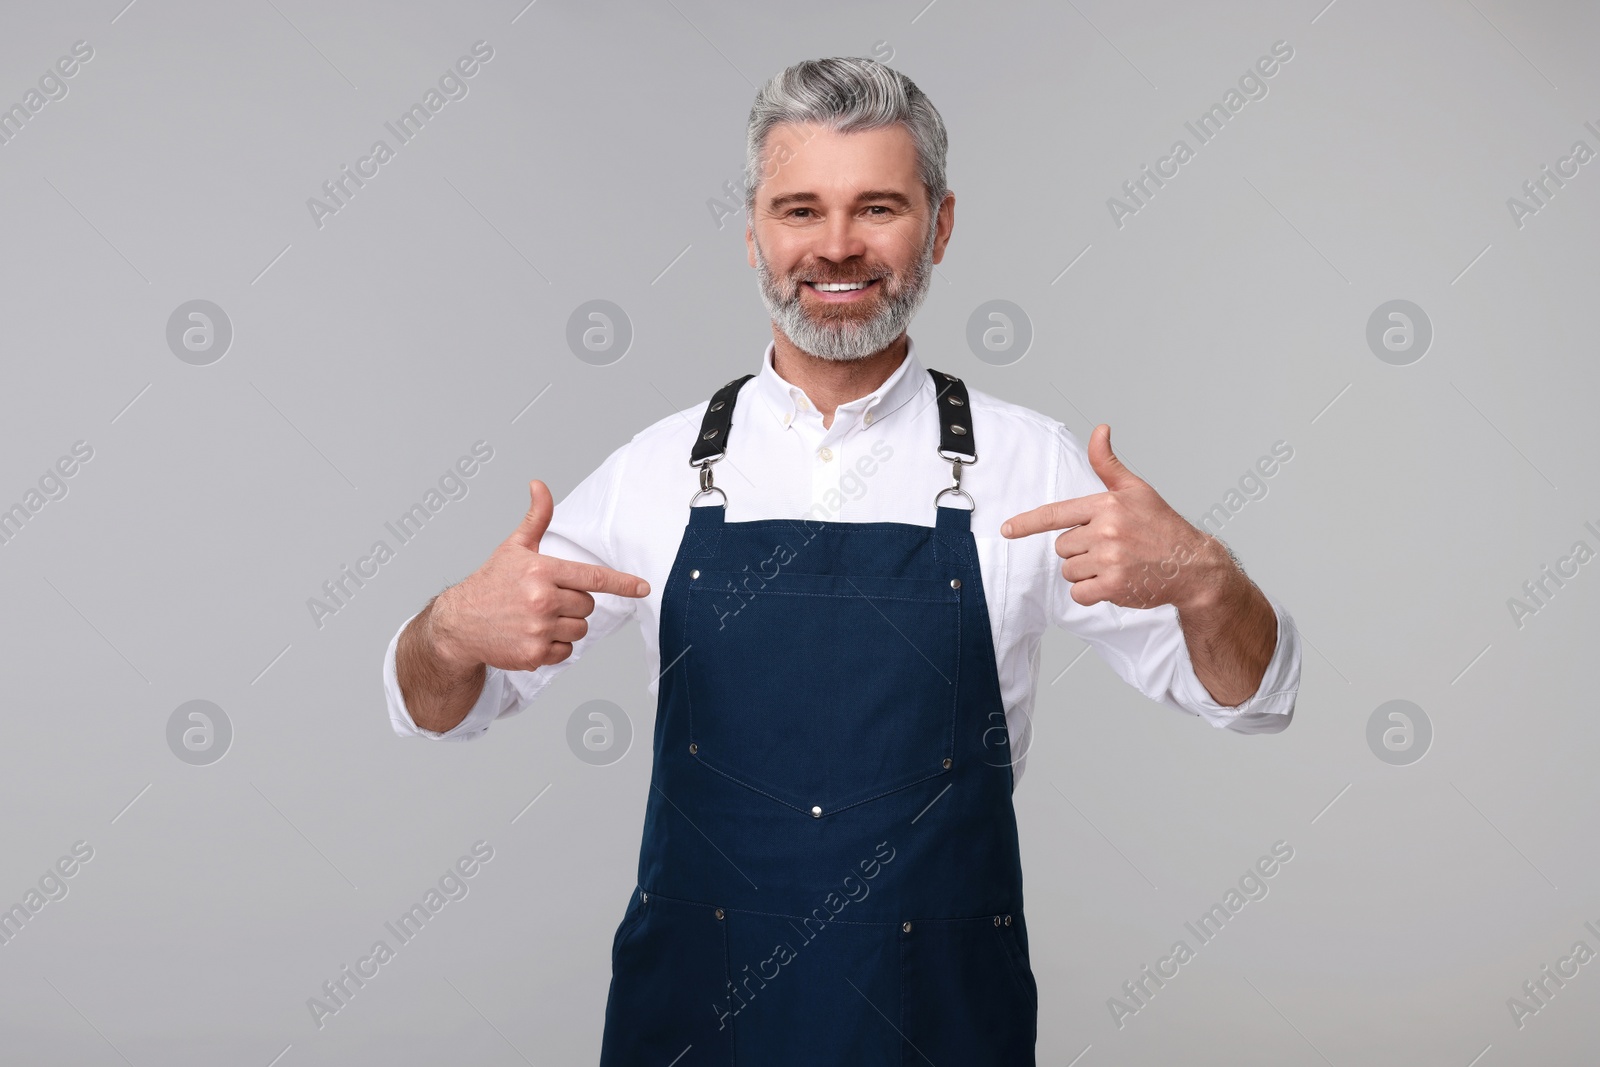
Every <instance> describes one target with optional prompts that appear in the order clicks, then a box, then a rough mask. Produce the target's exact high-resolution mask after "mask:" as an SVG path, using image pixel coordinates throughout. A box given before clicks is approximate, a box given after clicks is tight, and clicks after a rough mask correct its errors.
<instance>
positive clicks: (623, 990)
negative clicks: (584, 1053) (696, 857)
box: [600, 894, 733, 1067]
mask: <svg viewBox="0 0 1600 1067" xmlns="http://www.w3.org/2000/svg"><path fill="white" fill-rule="evenodd" d="M635 902H636V903H637V898H635ZM638 911H639V914H638V917H637V918H636V919H634V920H633V921H632V923H631V924H630V923H629V920H628V918H627V917H624V919H623V925H622V926H621V927H619V928H618V931H617V937H616V938H615V940H614V944H613V947H612V968H611V991H610V994H609V996H608V997H607V999H606V1018H605V1034H604V1037H603V1038H602V1041H601V1052H600V1063H601V1067H636V1065H638V1064H645V1063H661V1064H666V1063H671V1062H672V1061H673V1059H674V1058H675V1057H677V1056H679V1055H682V1053H683V1052H684V1050H685V1049H687V1048H688V1047H690V1046H691V1045H692V1046H693V1047H694V1050H695V1051H694V1055H693V1057H692V1059H693V1062H695V1063H727V1062H730V1061H731V1058H732V1055H733V1051H732V1050H733V1041H732V1038H733V1030H732V1028H731V1025H730V1024H731V1019H730V1018H728V1016H727V1013H726V1005H727V1003H728V978H727V973H728V968H727V947H726V941H725V935H724V926H723V921H722V920H721V919H718V918H717V917H716V915H715V912H714V909H713V908H712V907H711V906H710V905H706V904H691V903H686V902H683V901H676V900H665V899H663V898H661V897H658V896H656V895H654V894H651V896H650V900H649V902H648V903H643V904H638Z"/></svg>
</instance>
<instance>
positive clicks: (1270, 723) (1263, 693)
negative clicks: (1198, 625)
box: [1175, 594, 1300, 734]
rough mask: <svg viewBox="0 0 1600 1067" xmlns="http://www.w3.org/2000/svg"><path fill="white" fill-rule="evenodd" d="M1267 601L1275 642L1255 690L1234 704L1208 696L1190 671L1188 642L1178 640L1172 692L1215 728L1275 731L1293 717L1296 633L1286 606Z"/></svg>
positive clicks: (1296, 679) (1296, 688) (1297, 673)
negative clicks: (1274, 621)
mask: <svg viewBox="0 0 1600 1067" xmlns="http://www.w3.org/2000/svg"><path fill="white" fill-rule="evenodd" d="M1263 595H1266V594H1263ZM1267 601H1268V603H1270V604H1271V605H1272V610H1273V613H1274V614H1275V615H1276V616H1277V619H1278V638H1277V644H1276V646H1275V647H1274V648H1273V650H1272V659H1271V660H1269V661H1268V662H1267V669H1266V671H1265V672H1263V673H1262V675H1261V683H1260V684H1259V685H1258V686H1257V687H1256V691H1255V692H1254V693H1253V694H1251V695H1250V696H1249V697H1247V698H1246V699H1245V700H1244V701H1242V702H1241V703H1239V704H1237V705H1234V706H1231V707H1230V706H1228V705H1226V704H1219V703H1217V702H1216V700H1214V699H1213V698H1212V696H1211V693H1210V691H1209V690H1207V689H1206V687H1205V684H1204V683H1203V682H1201V681H1200V678H1199V676H1198V675H1196V674H1195V672H1194V661H1193V660H1191V659H1190V658H1189V648H1188V644H1187V643H1186V642H1180V644H1181V645H1182V649H1181V653H1180V658H1181V660H1182V662H1181V664H1180V665H1179V668H1178V673H1177V678H1176V682H1177V685H1176V687H1175V688H1176V695H1177V696H1178V698H1179V700H1180V701H1181V702H1182V704H1183V706H1184V707H1185V708H1187V709H1188V710H1190V711H1192V712H1194V713H1195V714H1196V715H1199V716H1200V717H1201V718H1203V719H1205V720H1206V721H1207V722H1209V723H1210V724H1211V725H1212V726H1215V727H1217V728H1219V729H1222V728H1227V729H1230V730H1233V731H1234V732H1236V733H1242V734H1261V733H1277V732H1278V731H1280V730H1282V729H1284V728H1285V727H1287V726H1288V725H1289V723H1290V722H1291V721H1292V720H1293V718H1294V702H1295V696H1296V694H1297V693H1298V692H1299V690H1300V634H1299V631H1298V630H1296V629H1295V625H1294V618H1293V616H1291V615H1290V614H1289V611H1288V609H1287V608H1285V607H1284V606H1283V605H1282V604H1280V603H1278V601H1276V600H1274V599H1273V598H1272V597H1271V596H1267Z"/></svg>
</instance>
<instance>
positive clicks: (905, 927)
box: [900, 923, 911, 934]
mask: <svg viewBox="0 0 1600 1067" xmlns="http://www.w3.org/2000/svg"><path fill="white" fill-rule="evenodd" d="M900 929H902V930H904V931H905V932H906V933H908V934H909V933H910V932H911V924H910V923H901V924H900Z"/></svg>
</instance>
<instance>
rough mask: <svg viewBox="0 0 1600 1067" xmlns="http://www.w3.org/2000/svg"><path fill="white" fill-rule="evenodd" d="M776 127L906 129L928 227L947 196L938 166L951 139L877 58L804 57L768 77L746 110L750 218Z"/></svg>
mask: <svg viewBox="0 0 1600 1067" xmlns="http://www.w3.org/2000/svg"><path fill="white" fill-rule="evenodd" d="M781 123H816V124H818V125H821V126H824V127H826V128H828V129H831V130H834V131H836V132H838V133H854V132H856V131H857V130H875V129H880V128H882V127H884V126H893V125H895V124H896V123H899V124H902V125H904V126H905V127H906V128H907V130H909V131H910V133H911V139H912V140H913V141H914V142H915V144H916V148H917V170H918V172H919V174H920V177H921V178H922V187H923V189H924V190H925V191H926V192H927V194H928V211H929V217H930V224H931V219H932V216H933V215H934V214H935V213H936V212H937V211H938V209H939V204H940V202H941V201H943V200H944V196H945V193H946V192H947V191H948V190H947V188H946V186H945V184H944V163H945V154H946V150H947V148H948V144H949V141H948V138H947V137H946V135H945V129H944V120H943V119H942V118H940V117H939V112H938V110H937V109H935V108H934V106H933V102H932V101H931V100H929V99H928V98H927V96H925V95H924V94H923V92H922V90H921V89H918V88H917V86H916V83H915V82H913V81H912V80H911V79H910V78H908V77H906V76H905V75H904V74H901V73H900V72H899V71H897V70H894V69H893V68H891V67H886V66H884V65H883V64H882V63H879V62H878V61H877V60H875V59H866V58H857V57H852V56H835V57H833V58H831V59H807V60H804V61H802V62H800V63H796V64H794V65H793V66H791V67H786V68H784V69H783V70H781V71H779V72H778V73H777V74H775V75H773V77H772V79H771V80H770V81H768V82H767V84H765V85H763V86H762V87H761V90H760V92H758V93H756V102H755V105H754V106H753V107H751V109H750V125H749V129H748V131H747V135H746V142H745V162H744V210H745V217H746V218H747V219H750V218H754V209H755V203H756V186H757V185H759V184H760V181H761V153H762V150H763V149H764V148H765V147H766V141H767V135H768V134H770V133H771V132H772V128H773V127H774V126H777V125H779V124H781Z"/></svg>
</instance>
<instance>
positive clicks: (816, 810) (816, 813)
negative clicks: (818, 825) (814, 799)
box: [811, 804, 822, 818]
mask: <svg viewBox="0 0 1600 1067" xmlns="http://www.w3.org/2000/svg"><path fill="white" fill-rule="evenodd" d="M811 816H812V818H820V817H821V816H822V808H821V807H820V806H819V805H816V804H813V805H812V806H811Z"/></svg>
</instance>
